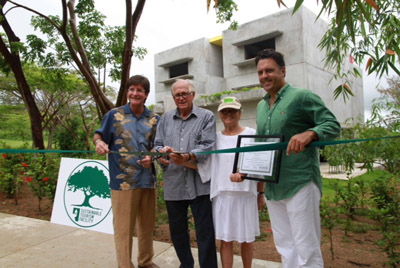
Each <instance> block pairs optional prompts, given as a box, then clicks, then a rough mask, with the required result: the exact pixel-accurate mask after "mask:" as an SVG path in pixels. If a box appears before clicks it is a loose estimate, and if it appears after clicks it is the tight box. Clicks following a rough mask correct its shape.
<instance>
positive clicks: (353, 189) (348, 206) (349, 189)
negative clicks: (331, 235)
mask: <svg viewBox="0 0 400 268" xmlns="http://www.w3.org/2000/svg"><path fill="white" fill-rule="evenodd" d="M357 188H358V187H357V186H356V185H355V184H354V182H353V180H351V179H349V180H348V181H347V185H346V187H345V188H339V191H338V194H339V196H340V198H341V200H342V201H343V203H342V205H341V208H342V211H343V213H344V214H345V215H346V224H345V229H344V230H345V232H344V233H345V235H346V236H347V235H348V232H349V231H350V229H351V228H352V220H353V219H354V213H355V208H356V205H357V202H358V189H357Z"/></svg>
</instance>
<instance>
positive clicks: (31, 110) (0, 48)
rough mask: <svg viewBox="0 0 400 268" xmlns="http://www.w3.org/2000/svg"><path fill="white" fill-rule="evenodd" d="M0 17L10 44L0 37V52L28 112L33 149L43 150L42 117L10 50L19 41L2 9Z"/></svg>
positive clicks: (1, 2) (1, 0)
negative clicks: (11, 73)
mask: <svg viewBox="0 0 400 268" xmlns="http://www.w3.org/2000/svg"><path fill="white" fill-rule="evenodd" d="M6 2H7V0H0V5H1V6H2V7H3V6H4V5H5V4H6ZM0 17H1V18H2V20H1V21H0V25H1V26H2V27H3V29H4V31H5V33H6V35H7V38H8V43H9V44H10V50H9V48H8V47H7V45H6V43H5V42H4V40H3V38H2V37H0V52H1V54H2V55H3V57H4V59H5V60H6V62H7V64H8V65H9V66H10V68H11V70H12V72H13V74H14V77H15V80H16V81H17V85H18V90H19V92H20V94H21V96H22V98H23V100H24V103H25V106H26V108H27V110H28V114H29V119H30V122H31V133H32V139H33V148H38V149H44V141H43V131H42V116H41V114H40V111H39V109H38V107H37V105H36V102H35V99H34V97H33V95H32V93H31V90H30V88H29V85H28V83H27V81H26V78H25V75H24V71H23V70H22V64H21V59H20V57H19V52H18V51H17V50H15V49H12V44H13V43H16V42H19V41H20V39H19V38H18V37H17V36H16V35H15V34H14V32H13V30H12V29H11V27H10V25H9V23H8V21H7V18H6V17H5V16H4V13H3V9H0Z"/></svg>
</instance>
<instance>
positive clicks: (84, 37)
mask: <svg viewBox="0 0 400 268" xmlns="http://www.w3.org/2000/svg"><path fill="white" fill-rule="evenodd" d="M2 1H4V3H11V4H12V5H13V7H11V8H14V7H17V8H23V9H25V10H28V11H30V12H32V13H34V14H35V15H37V16H36V17H34V18H33V21H32V24H33V26H34V27H35V28H36V29H39V30H40V31H42V32H43V33H44V34H45V35H46V36H47V38H48V40H47V41H44V40H42V39H40V38H39V37H37V36H35V35H30V36H28V37H27V42H28V45H29V47H30V49H29V50H28V51H27V55H29V56H30V58H31V59H35V60H39V61H40V62H42V63H43V64H47V65H51V64H53V65H54V64H58V65H59V64H73V65H74V66H75V67H76V69H77V70H79V72H80V73H81V75H82V76H83V77H84V78H85V80H86V82H87V83H88V85H89V88H90V91H91V94H92V96H93V98H94V100H95V102H96V104H97V106H98V108H99V113H100V116H102V115H103V114H105V113H106V112H108V111H109V110H110V109H111V108H113V107H114V105H113V103H112V102H111V101H110V100H109V99H108V98H107V96H106V95H105V94H104V92H103V91H102V89H101V87H100V83H99V77H100V70H99V69H100V68H101V67H102V66H103V67H104V66H105V64H106V63H107V62H112V64H113V69H112V70H111V74H112V76H113V78H114V79H115V78H116V77H117V76H119V79H120V81H121V86H120V89H119V92H118V96H117V101H116V105H118V106H119V105H122V104H124V103H126V90H125V87H126V81H127V80H128V78H129V72H130V68H131V58H132V56H133V55H139V56H143V55H144V54H145V53H146V51H145V49H142V48H138V49H135V48H134V47H133V45H132V44H133V41H134V39H135V32H136V27H137V24H138V22H139V19H140V16H141V14H142V11H143V8H144V5H145V2H146V1H145V0H139V1H137V4H136V8H135V10H134V11H133V6H132V1H130V0H129V1H128V0H127V1H126V24H125V26H124V27H105V25H104V22H103V20H104V18H105V17H104V15H102V14H101V13H100V12H98V11H97V10H95V7H94V1H93V0H79V1H75V0H69V1H67V0H60V1H61V3H62V10H61V11H62V14H63V15H62V16H61V17H59V16H50V15H49V16H47V15H45V14H42V13H40V12H38V11H36V10H33V9H31V8H29V7H27V6H24V5H21V4H19V3H17V2H16V1H10V0H9V1H7V0H2ZM3 7H4V5H3ZM11 8H10V9H11ZM105 32H108V34H107V35H106V34H105ZM112 34H115V36H113V35H112ZM122 36H123V37H124V38H122ZM59 37H61V40H62V41H61V40H60V39H59ZM48 45H51V47H52V48H54V49H55V51H56V53H47V52H46V48H47V46H48ZM96 70H97V75H98V77H96Z"/></svg>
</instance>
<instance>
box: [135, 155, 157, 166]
mask: <svg viewBox="0 0 400 268" xmlns="http://www.w3.org/2000/svg"><path fill="white" fill-rule="evenodd" d="M152 162H153V159H152V158H151V156H150V155H145V156H144V157H143V159H139V160H138V161H136V163H138V164H139V165H141V166H142V167H144V168H149V167H150V166H151V163H152Z"/></svg>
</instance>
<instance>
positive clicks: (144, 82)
mask: <svg viewBox="0 0 400 268" xmlns="http://www.w3.org/2000/svg"><path fill="white" fill-rule="evenodd" d="M127 90H128V93H127V97H128V101H129V103H127V104H126V105H124V106H121V107H117V108H114V109H112V110H111V111H109V112H108V113H107V114H106V115H105V116H104V118H103V121H102V122H101V127H100V128H99V129H98V130H96V133H95V134H94V137H93V142H94V144H95V145H96V152H97V154H99V155H104V154H107V153H109V152H110V151H119V152H120V153H119V154H114V153H112V154H109V155H108V165H109V170H110V189H111V204H112V210H113V217H114V221H113V224H114V242H115V249H116V255H117V261H118V267H119V268H133V267H134V266H133V263H132V260H131V258H132V236H133V232H134V229H135V223H137V237H138V248H139V252H138V264H139V268H141V267H142V268H144V267H146V268H147V267H149V268H156V267H158V266H157V265H156V264H154V263H153V262H152V258H153V255H154V250H153V232H154V227H155V216H156V178H155V170H154V165H153V163H152V159H151V157H150V156H145V157H139V156H135V155H132V154H126V153H124V152H131V151H136V152H137V151H150V150H151V149H152V148H153V141H154V138H155V134H156V129H157V123H158V121H159V119H160V118H159V116H158V115H156V114H155V113H153V112H152V111H149V110H148V109H147V108H146V106H144V103H145V101H146V99H147V97H148V95H149V92H150V83H149V80H148V79H147V78H146V77H144V76H141V75H135V76H132V77H131V78H129V80H128V82H127Z"/></svg>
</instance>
